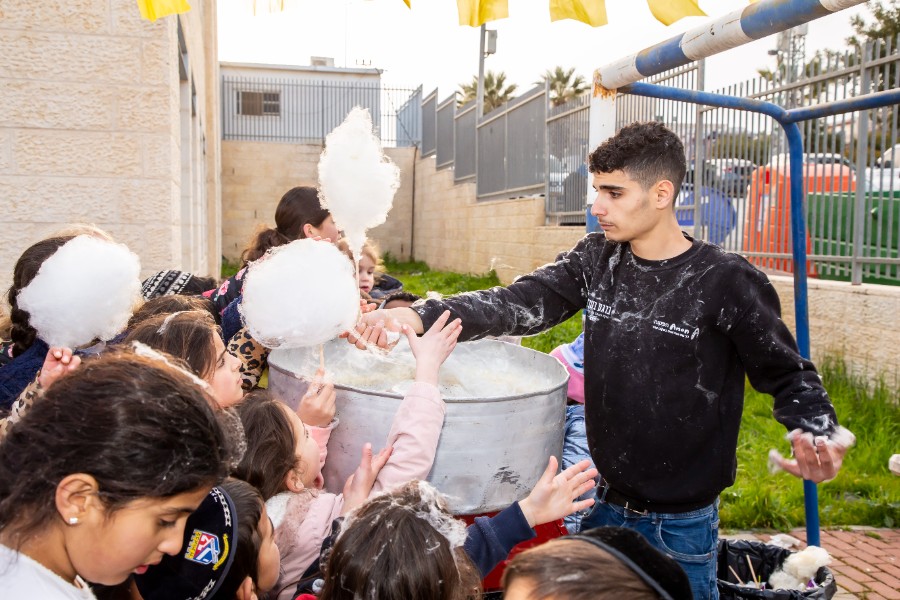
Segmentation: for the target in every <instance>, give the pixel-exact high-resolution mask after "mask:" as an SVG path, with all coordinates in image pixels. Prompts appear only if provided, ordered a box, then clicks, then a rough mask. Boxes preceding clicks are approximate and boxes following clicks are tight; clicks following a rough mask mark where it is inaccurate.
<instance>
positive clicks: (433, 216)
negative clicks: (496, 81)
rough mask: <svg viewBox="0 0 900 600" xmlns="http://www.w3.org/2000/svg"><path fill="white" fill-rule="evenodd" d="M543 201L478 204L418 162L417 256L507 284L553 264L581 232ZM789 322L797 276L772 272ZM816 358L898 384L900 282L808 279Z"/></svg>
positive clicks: (468, 191) (443, 174)
mask: <svg viewBox="0 0 900 600" xmlns="http://www.w3.org/2000/svg"><path fill="white" fill-rule="evenodd" d="M543 223H544V212H543V199H542V198H525V199H519V200H500V201H492V202H476V201H475V186H474V184H471V183H466V184H460V185H454V184H453V171H452V170H449V169H448V170H441V171H436V170H435V167H434V158H433V157H432V158H426V159H422V160H419V161H418V162H417V164H416V194H415V232H414V240H415V241H414V246H413V253H414V256H415V258H416V259H417V260H423V261H425V262H427V263H428V264H429V266H431V267H432V268H434V269H441V270H449V271H457V272H462V273H483V272H485V271H488V270H490V269H491V268H493V269H495V270H496V271H497V275H498V276H499V278H500V280H501V281H502V282H503V283H505V284H508V283H510V282H511V281H513V280H514V279H515V278H516V277H517V276H519V275H523V274H525V273H528V272H530V271H532V270H533V269H534V268H536V267H538V266H540V265H541V264H544V263H546V262H548V261H552V260H553V259H554V258H555V256H556V254H557V253H559V252H561V251H563V250H566V249H568V248H571V247H572V246H574V245H575V243H576V242H577V241H578V240H579V239H580V238H581V236H582V235H583V230H582V229H581V228H579V227H573V228H567V227H544V226H543ZM770 279H771V280H772V282H773V284H774V285H775V288H776V290H777V291H778V295H779V297H780V298H781V303H782V312H783V314H784V320H785V322H786V323H787V324H788V326H789V327H790V328H791V329H792V330H794V304H793V303H794V290H793V279H792V278H790V277H784V276H779V275H771V276H770ZM809 312H810V339H811V346H812V358H813V360H815V361H821V360H822V359H823V358H824V357H826V356H839V357H843V358H844V359H845V360H846V361H847V362H848V363H849V364H850V366H851V368H852V369H853V370H854V371H855V372H856V373H858V374H860V375H863V376H865V377H868V378H869V379H870V380H874V378H876V377H879V376H882V377H884V378H885V380H886V382H887V383H888V384H889V385H891V386H893V389H897V388H898V387H900V353H898V351H897V349H898V348H900V287H893V286H878V285H861V286H851V285H849V284H847V283H842V282H835V281H822V280H817V279H812V280H810V281H809Z"/></svg>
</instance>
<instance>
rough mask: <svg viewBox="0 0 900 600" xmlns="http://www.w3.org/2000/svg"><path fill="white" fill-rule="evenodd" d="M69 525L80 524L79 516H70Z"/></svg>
mask: <svg viewBox="0 0 900 600" xmlns="http://www.w3.org/2000/svg"><path fill="white" fill-rule="evenodd" d="M69 525H78V517H69Z"/></svg>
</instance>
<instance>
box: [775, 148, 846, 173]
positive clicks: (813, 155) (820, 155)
mask: <svg viewBox="0 0 900 600" xmlns="http://www.w3.org/2000/svg"><path fill="white" fill-rule="evenodd" d="M789 157H790V155H789V154H787V153H782V154H773V155H772V160H770V161H769V164H770V165H779V166H781V165H783V166H787V165H788V164H790V160H789ZM803 164H804V165H825V166H828V165H843V166H845V167H848V168H849V169H850V170H851V171H853V172H854V173H855V172H856V165H855V164H853V161H851V160H850V159H849V158H847V157H846V156H844V155H843V154H839V153H837V152H806V153H804V154H803Z"/></svg>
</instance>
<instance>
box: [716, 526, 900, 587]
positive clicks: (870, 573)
mask: <svg viewBox="0 0 900 600" xmlns="http://www.w3.org/2000/svg"><path fill="white" fill-rule="evenodd" d="M773 535H775V534H769V533H757V532H737V533H733V534H728V535H722V537H726V538H729V539H756V540H761V541H763V542H767V541H769V538H771V537H772V536H773ZM790 535H792V536H794V537H795V538H797V539H799V540H801V541H803V542H804V546H803V547H805V542H806V530H805V529H795V530H793V531H791V532H790ZM821 538H822V539H821V542H822V547H823V548H825V549H826V550H828V552H829V553H830V554H831V557H832V563H831V565H830V566H829V568H830V569H831V570H832V571H833V572H834V577H835V580H836V581H837V584H838V592H837V594H836V595H835V596H834V598H835V600H852V599H854V598H864V599H865V600H900V529H875V528H872V527H850V528H845V529H832V530H825V529H823V530H822V533H821Z"/></svg>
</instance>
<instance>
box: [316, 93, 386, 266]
mask: <svg viewBox="0 0 900 600" xmlns="http://www.w3.org/2000/svg"><path fill="white" fill-rule="evenodd" d="M399 187H400V169H399V168H398V167H397V165H395V164H394V163H392V162H391V161H390V159H389V158H387V157H386V156H385V155H384V152H383V151H382V148H381V142H380V141H379V140H378V138H377V137H376V136H375V134H374V133H373V132H372V118H371V117H370V116H369V111H368V110H367V109H365V108H360V107H358V106H357V107H356V108H354V109H353V110H351V111H350V114H348V115H347V118H346V119H345V120H344V122H343V123H341V124H340V125H339V126H338V127H336V128H335V129H334V130H333V131H332V132H331V133H329V134H328V136H327V137H326V138H325V151H324V152H322V156H321V158H320V159H319V188H320V191H321V201H322V206H323V207H324V208H327V209H328V210H329V211H330V212H331V216H332V217H333V218H334V222H335V224H337V226H338V227H339V228H340V229H342V230H343V231H344V235H345V237H346V238H347V242H348V243H349V245H350V249H351V250H352V251H353V256H355V257H357V258H358V257H359V255H360V251H361V250H362V247H363V244H364V243H365V241H366V230H367V229H370V228H372V227H375V226H376V225H380V224H382V223H384V221H385V219H387V215H388V212H389V211H390V210H391V206H392V204H393V202H394V193H395V192H396V191H397V188H399Z"/></svg>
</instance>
